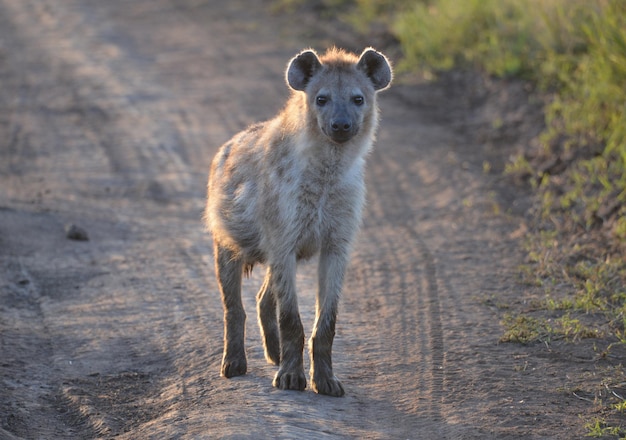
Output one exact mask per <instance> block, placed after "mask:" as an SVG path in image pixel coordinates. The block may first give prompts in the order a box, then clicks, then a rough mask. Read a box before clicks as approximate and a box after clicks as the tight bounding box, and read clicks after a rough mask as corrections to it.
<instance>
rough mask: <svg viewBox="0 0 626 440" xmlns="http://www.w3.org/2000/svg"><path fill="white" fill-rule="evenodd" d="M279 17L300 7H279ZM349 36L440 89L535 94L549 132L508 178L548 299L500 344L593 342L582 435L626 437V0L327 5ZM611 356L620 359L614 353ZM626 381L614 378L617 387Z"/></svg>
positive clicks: (533, 273)
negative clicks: (356, 35) (515, 187)
mask: <svg viewBox="0 0 626 440" xmlns="http://www.w3.org/2000/svg"><path fill="white" fill-rule="evenodd" d="M279 3H282V5H283V6H289V5H293V4H297V3H299V1H298V0H282V2H279ZM316 3H319V4H318V5H317V6H316V7H319V8H320V10H321V11H325V13H326V14H327V15H332V14H335V15H336V14H342V16H343V17H344V19H345V21H347V22H349V23H351V24H352V25H353V26H354V27H356V28H357V30H360V31H362V32H368V31H370V30H371V29H373V28H377V29H380V28H381V27H383V28H384V29H386V30H387V32H389V33H390V34H391V35H392V36H393V38H394V39H395V40H396V41H397V42H398V45H399V48H400V51H401V53H402V57H401V61H400V63H399V65H398V66H396V68H397V70H399V71H400V72H404V73H416V74H420V75H422V76H423V77H425V78H432V79H436V78H437V76H438V74H440V73H442V72H444V71H447V70H451V69H456V70H479V71H482V72H483V73H484V74H486V75H490V76H492V77H496V78H504V79H520V80H523V81H527V82H529V83H530V84H532V85H533V89H534V90H535V93H537V94H538V95H541V99H542V100H543V101H544V102H545V106H544V114H545V130H544V131H543V133H542V134H541V135H540V137H539V139H538V142H534V143H533V145H528V146H527V147H526V148H525V149H524V150H523V151H522V152H520V153H519V154H518V155H517V156H516V157H514V158H513V159H512V160H510V161H509V163H508V165H507V167H506V171H505V173H506V174H508V175H510V176H514V177H515V178H516V180H518V181H520V180H521V181H523V182H526V184H527V185H528V186H529V187H531V188H532V189H533V190H534V192H535V193H536V198H535V200H536V203H535V205H534V207H533V209H532V212H531V213H530V214H529V220H528V234H527V239H526V240H525V247H526V251H527V255H528V257H527V262H526V264H524V265H523V266H522V267H521V268H520V274H521V280H522V282H523V283H527V284H528V285H530V286H533V288H537V289H539V290H540V291H541V292H543V293H542V295H543V297H541V298H538V299H534V300H532V301H531V304H530V307H525V308H524V310H523V311H514V307H507V309H508V310H507V313H506V315H505V316H504V318H503V320H502V325H503V328H504V333H503V335H502V338H501V341H502V342H517V343H523V344H532V343H537V342H541V343H545V344H550V343H552V342H554V341H568V342H571V343H578V342H579V341H581V340H583V339H584V340H589V339H592V340H594V341H597V343H594V344H592V347H593V348H591V349H590V350H593V352H592V353H590V356H591V357H595V358H596V359H611V358H612V359H613V360H614V362H613V363H612V365H615V364H616V363H617V364H618V365H617V367H614V368H613V370H611V371H612V372H611V373H610V374H608V376H607V378H606V380H604V381H603V383H602V385H603V387H604V388H605V390H603V391H604V392H605V393H604V397H605V398H600V399H598V396H602V393H601V392H600V393H595V395H596V398H595V400H596V401H598V400H599V402H600V407H601V408H600V409H599V410H598V412H599V413H600V414H601V416H598V417H595V416H594V417H593V418H592V419H591V420H587V419H586V420H583V423H584V424H585V426H586V428H587V431H588V435H589V436H592V437H602V436H612V437H619V438H626V426H617V425H615V424H611V422H609V421H607V419H606V418H605V416H606V417H608V418H609V419H612V420H615V419H620V418H621V419H622V420H623V417H624V411H625V408H626V400H625V397H626V396H624V395H622V394H620V393H618V392H617V391H615V390H616V389H620V388H611V387H615V386H618V385H619V386H620V387H621V389H626V382H625V381H624V380H623V379H624V368H623V366H622V362H623V361H621V360H620V356H623V353H624V347H626V2H625V1H623V0H550V1H544V0H466V1H462V2H461V1H457V0H351V1H350V0H321V1H319V2H316ZM617 351H619V355H615V354H614V353H616V352H617ZM618 376H620V377H621V379H620V380H621V382H620V380H618V379H617V377H618Z"/></svg>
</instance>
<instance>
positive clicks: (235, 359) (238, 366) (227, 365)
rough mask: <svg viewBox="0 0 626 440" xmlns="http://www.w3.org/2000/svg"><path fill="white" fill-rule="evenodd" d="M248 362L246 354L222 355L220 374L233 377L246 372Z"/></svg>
mask: <svg viewBox="0 0 626 440" xmlns="http://www.w3.org/2000/svg"><path fill="white" fill-rule="evenodd" d="M247 370H248V362H247V361H246V356H245V355H244V356H228V355H227V356H224V360H223V361H222V376H224V377H228V378H230V377H235V376H242V375H244V374H246V371H247Z"/></svg>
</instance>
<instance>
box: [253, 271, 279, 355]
mask: <svg viewBox="0 0 626 440" xmlns="http://www.w3.org/2000/svg"><path fill="white" fill-rule="evenodd" d="M270 281H271V277H270V270H269V269H268V270H267V273H266V274H265V280H264V281H263V286H261V290H259V293H258V294H257V310H258V315H259V327H261V337H262V338H263V348H264V349H265V358H266V359H267V361H268V362H270V363H272V364H274V365H279V364H280V339H279V332H278V319H277V310H276V296H275V295H274V292H272V290H271V282H270Z"/></svg>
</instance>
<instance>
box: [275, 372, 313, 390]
mask: <svg viewBox="0 0 626 440" xmlns="http://www.w3.org/2000/svg"><path fill="white" fill-rule="evenodd" d="M273 384H274V386H275V387H276V388H278V389H281V390H295V391H302V390H304V389H305V388H306V376H305V375H304V370H302V368H300V369H296V370H291V371H283V369H282V368H281V369H280V370H278V373H276V376H275V377H274V382H273Z"/></svg>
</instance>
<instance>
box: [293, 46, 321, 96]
mask: <svg viewBox="0 0 626 440" xmlns="http://www.w3.org/2000/svg"><path fill="white" fill-rule="evenodd" d="M321 67H322V63H320V60H319V58H318V57H317V54H316V53H315V52H314V51H313V50H305V51H303V52H301V53H300V54H299V55H296V56H295V57H294V58H293V59H292V60H291V61H290V62H289V67H287V84H289V87H291V88H292V89H294V90H300V91H304V89H305V88H306V86H307V84H308V83H309V81H310V80H311V78H312V77H313V75H315V73H316V72H317V71H318V70H319V69H320V68H321Z"/></svg>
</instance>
